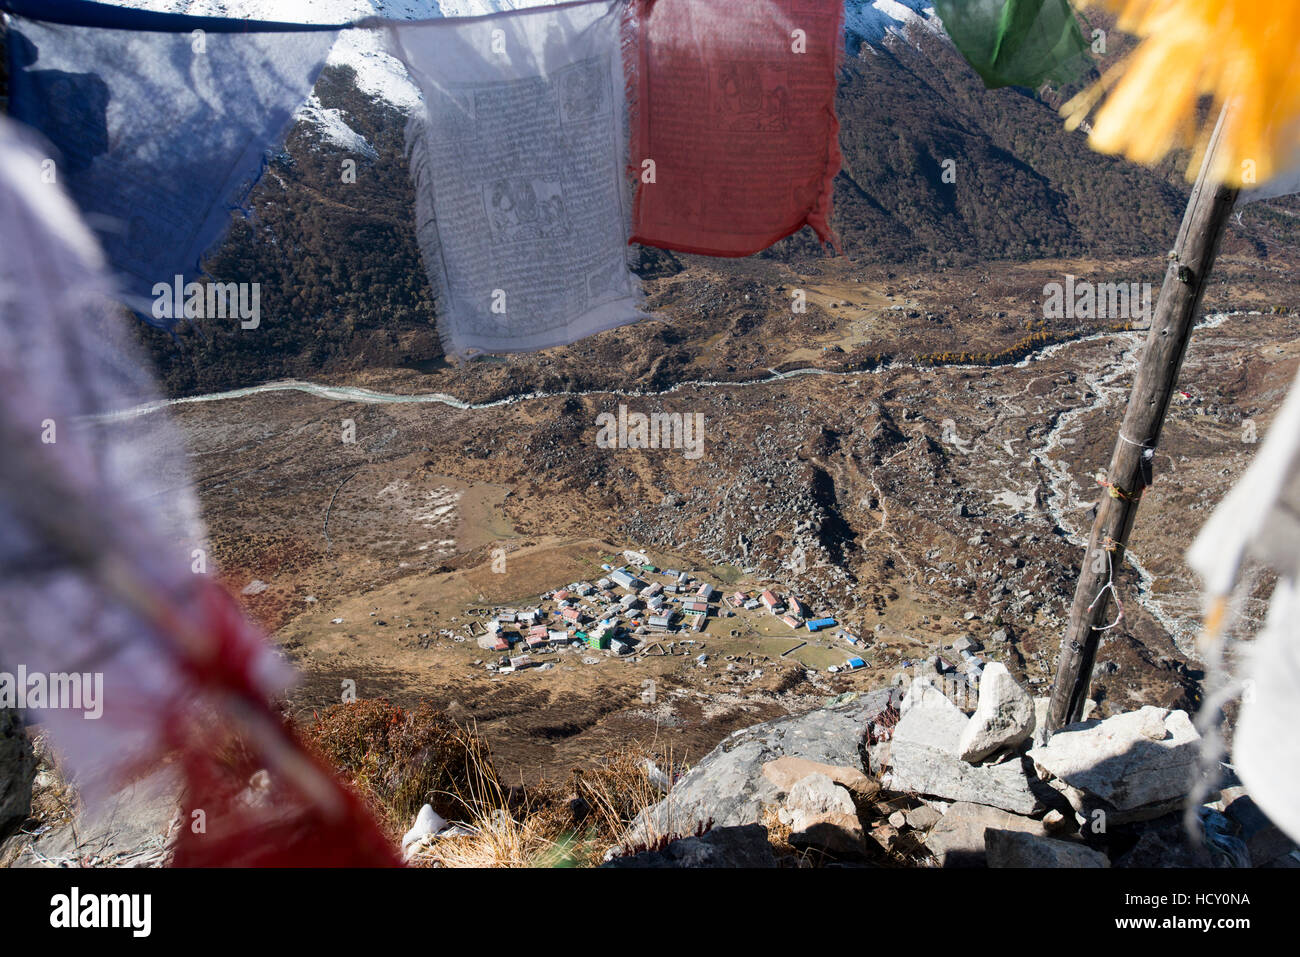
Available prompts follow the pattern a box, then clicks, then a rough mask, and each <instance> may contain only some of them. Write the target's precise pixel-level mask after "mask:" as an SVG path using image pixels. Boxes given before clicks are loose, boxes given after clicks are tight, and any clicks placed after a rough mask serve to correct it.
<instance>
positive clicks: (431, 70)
mask: <svg viewBox="0 0 1300 957" xmlns="http://www.w3.org/2000/svg"><path fill="white" fill-rule="evenodd" d="M622 8H623V4H622V3H621V2H619V0H599V2H595V3H583V4H566V5H563V6H561V7H557V8H548V7H542V8H535V9H530V10H522V11H518V12H512V13H505V14H499V15H493V16H486V17H475V18H472V19H463V20H430V21H422V22H415V23H400V22H390V23H389V24H388V26H387V30H388V37H389V47H390V50H391V52H392V54H393V55H394V56H395V57H397V58H398V59H400V60H401V61H402V62H403V63H404V64H405V65H406V67H407V70H408V71H409V72H410V74H411V76H412V78H413V79H414V80H415V82H416V83H417V85H418V86H419V87H420V91H421V92H422V93H423V94H424V105H425V109H424V112H423V114H422V115H421V114H419V113H417V114H416V115H414V116H413V117H412V119H411V122H410V125H409V126H408V128H407V150H408V152H409V154H410V161H411V175H412V177H413V178H414V180H415V190H416V233H417V239H418V242H419V245H420V253H421V256H422V257H423V259H424V264H425V268H426V269H427V270H428V272H429V276H430V280H431V282H432V284H433V286H434V288H435V289H437V290H438V291H439V302H438V312H439V315H438V330H439V334H440V336H441V338H442V343H443V350H444V351H445V352H446V353H447V354H448V355H457V356H471V355H475V354H477V353H480V352H521V351H530V350H534V349H545V348H548V347H551V346H562V345H567V344H568V343H571V342H574V341H575V340H577V339H581V338H583V337H584V336H590V335H594V334H595V333H598V332H602V331H604V330H606V329H612V328H613V327H615V326H621V325H623V324H624V323H628V322H634V321H636V320H638V319H641V318H643V315H642V313H641V312H640V310H639V308H638V306H639V303H640V300H641V288H640V283H639V281H638V280H637V278H636V277H635V276H634V275H633V274H632V272H631V270H630V269H629V268H628V261H629V256H631V255H634V254H633V253H632V251H631V250H629V249H628V228H629V223H630V220H631V187H630V184H629V183H628V182H627V178H626V165H627V101H626V97H625V95H624V72H623V59H622V49H621V47H620V32H619V31H620V26H621V23H622Z"/></svg>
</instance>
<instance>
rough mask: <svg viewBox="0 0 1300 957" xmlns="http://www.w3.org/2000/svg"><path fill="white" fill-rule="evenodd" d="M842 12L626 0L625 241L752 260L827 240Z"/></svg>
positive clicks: (779, 4)
mask: <svg viewBox="0 0 1300 957" xmlns="http://www.w3.org/2000/svg"><path fill="white" fill-rule="evenodd" d="M842 14H843V5H842V4H839V3H826V2H822V0H752V2H746V3H735V2H730V0H634V2H633V3H632V4H631V5H630V7H629V22H628V30H629V32H630V33H631V34H632V35H633V37H632V42H630V43H629V44H628V47H629V48H630V49H633V50H635V51H636V52H635V54H634V62H630V63H629V64H628V67H629V70H630V71H631V73H632V74H633V75H632V76H631V77H630V78H629V79H630V82H629V85H628V87H629V93H630V95H631V97H632V153H631V157H630V167H631V171H632V173H633V174H634V175H635V176H636V177H637V194H636V204H635V209H634V215H635V225H634V235H633V241H634V242H638V243H641V244H643V245H646V246H658V247H660V248H664V249H674V250H678V251H681V252H691V253H701V254H703V255H708V256H747V255H750V254H751V253H755V252H758V251H759V250H762V249H765V248H767V247H768V246H770V245H772V244H773V243H775V242H776V241H777V240H780V239H783V238H785V237H786V236H789V235H791V234H792V233H796V232H798V231H799V230H800V229H802V228H803V227H804V226H805V225H808V226H811V227H812V228H813V230H814V231H815V232H816V233H817V236H818V238H820V239H821V240H822V241H823V242H828V243H832V244H833V243H834V242H835V240H834V238H833V236H832V233H831V226H830V219H831V183H832V180H833V179H834V177H835V174H836V173H837V172H839V168H840V151H839V141H838V135H839V124H838V122H837V120H836V118H835V89H836V65H837V57H838V55H839V51H840V46H841V38H840V32H841V18H842Z"/></svg>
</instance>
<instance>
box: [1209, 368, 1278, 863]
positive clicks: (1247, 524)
mask: <svg viewBox="0 0 1300 957" xmlns="http://www.w3.org/2000/svg"><path fill="white" fill-rule="evenodd" d="M1187 563H1188V564H1189V565H1191V566H1192V568H1194V569H1195V570H1196V572H1197V574H1199V575H1200V576H1201V579H1202V581H1203V583H1204V588H1205V593H1206V597H1207V599H1208V600H1207V612H1206V632H1207V633H1208V634H1209V636H1210V637H1212V638H1214V639H1218V638H1219V637H1221V636H1222V635H1223V634H1225V633H1226V631H1227V629H1228V627H1229V625H1230V624H1231V622H1230V621H1229V620H1228V618H1229V615H1230V613H1231V611H1230V610H1231V608H1232V605H1233V601H1232V599H1233V596H1234V593H1236V592H1238V591H1239V590H1241V589H1243V588H1244V589H1245V590H1246V591H1250V590H1251V589H1253V588H1254V587H1255V585H1256V583H1257V579H1258V575H1257V572H1255V573H1250V572H1251V570H1250V569H1248V567H1247V566H1248V564H1255V565H1256V566H1257V567H1258V566H1261V565H1262V566H1263V567H1265V568H1267V569H1269V570H1270V571H1271V572H1273V573H1275V574H1276V576H1277V583H1276V584H1275V585H1274V586H1273V595H1272V597H1271V598H1270V600H1269V610H1268V618H1267V620H1266V621H1265V623H1264V625H1263V627H1262V629H1261V630H1260V632H1259V634H1258V635H1256V636H1255V640H1254V641H1253V642H1249V643H1246V644H1243V645H1238V648H1244V653H1243V654H1242V655H1241V658H1242V659H1243V662H1244V672H1243V673H1242V674H1240V675H1239V676H1238V678H1239V679H1240V680H1241V682H1242V685H1243V692H1244V693H1243V695H1242V705H1241V713H1240V716H1239V718H1238V720H1237V727H1236V734H1235V737H1234V740H1233V747H1232V763H1233V766H1234V767H1235V768H1236V771H1237V774H1238V776H1239V777H1240V778H1241V781H1242V783H1243V784H1245V786H1246V789H1247V790H1248V791H1249V792H1250V795H1251V797H1253V798H1254V799H1255V801H1256V803H1258V804H1259V806H1260V808H1262V809H1263V811H1264V813H1265V814H1267V815H1268V816H1269V817H1270V818H1272V820H1273V821H1274V823H1276V824H1277V826H1278V827H1280V828H1281V829H1282V830H1283V831H1285V832H1286V833H1287V835H1288V836H1289V837H1290V838H1291V839H1292V840H1295V841H1300V738H1298V737H1297V736H1296V728H1297V727H1300V630H1298V629H1297V626H1296V622H1297V621H1300V377H1297V378H1296V380H1295V381H1294V382H1293V383H1292V385H1291V392H1290V394H1289V395H1288V396H1287V399H1286V402H1285V403H1283V405H1282V408H1281V410H1280V411H1279V412H1278V414H1277V417H1276V418H1275V419H1274V420H1273V424H1272V426H1271V427H1270V428H1269V430H1268V437H1267V439H1266V440H1265V442H1264V444H1263V445H1261V446H1260V448H1259V451H1258V452H1257V453H1256V454H1255V460H1254V461H1253V462H1252V463H1251V465H1250V468H1249V469H1247V470H1246V473H1245V474H1244V475H1243V476H1242V477H1241V479H1240V480H1239V481H1238V482H1237V484H1236V485H1235V486H1233V488H1232V490H1231V491H1230V492H1229V493H1228V494H1227V496H1226V497H1225V498H1224V499H1223V501H1222V502H1221V503H1220V504H1219V507H1218V508H1216V509H1215V510H1214V514H1213V515H1211V516H1210V519H1209V521H1207V522H1206V523H1205V526H1204V527H1203V528H1202V529H1201V532H1200V534H1199V535H1198V536H1197V537H1196V541H1195V542H1193V543H1192V547H1191V549H1190V550H1189V551H1188V553H1187Z"/></svg>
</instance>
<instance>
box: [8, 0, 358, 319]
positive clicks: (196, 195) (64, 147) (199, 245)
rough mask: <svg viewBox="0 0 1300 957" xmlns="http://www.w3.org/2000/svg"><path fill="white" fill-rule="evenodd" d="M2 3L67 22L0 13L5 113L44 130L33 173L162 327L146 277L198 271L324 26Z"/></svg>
mask: <svg viewBox="0 0 1300 957" xmlns="http://www.w3.org/2000/svg"><path fill="white" fill-rule="evenodd" d="M10 5H11V6H12V7H13V8H15V9H22V10H28V9H30V11H31V12H32V15H33V17H38V18H44V17H51V18H54V19H61V20H64V21H68V22H61V23H60V22H43V21H38V20H36V19H25V18H23V17H20V16H16V17H12V18H11V19H10V24H9V63H10V71H11V72H10V77H9V96H10V113H11V115H12V116H13V117H14V118H15V119H18V120H21V121H22V122H24V123H26V124H28V125H29V126H31V127H33V128H35V129H36V130H38V131H39V132H40V133H41V134H42V135H43V136H44V137H45V139H46V140H48V141H49V144H50V146H51V147H52V148H53V152H52V154H51V155H50V156H49V157H47V163H46V167H45V170H44V173H43V175H44V176H45V177H46V180H47V182H58V183H60V184H62V185H63V186H64V187H65V188H66V189H67V190H68V192H69V193H71V195H72V198H73V199H74V200H75V201H76V203H77V205H78V206H79V207H80V208H81V211H82V214H83V215H84V217H85V219H86V222H87V223H88V224H89V225H90V226H91V227H92V228H93V229H94V230H95V232H96V233H97V234H98V236H99V240H100V242H101V244H102V245H103V247H104V251H105V252H106V253H107V255H108V260H109V265H110V267H111V269H112V271H113V272H114V273H115V274H116V275H115V279H116V281H117V282H118V284H119V286H120V287H121V288H120V294H121V297H122V298H123V299H124V300H125V301H126V302H127V303H128V304H129V305H130V306H131V307H132V308H133V309H135V310H136V311H137V312H139V313H140V314H141V315H142V316H144V317H145V318H146V319H148V320H149V321H151V322H154V323H155V324H158V325H162V326H170V325H171V324H172V323H173V322H174V321H175V320H174V319H160V318H158V317H157V316H156V315H155V314H154V311H153V305H154V302H155V300H156V295H155V291H154V289H155V286H157V285H158V284H160V283H165V284H167V285H168V287H170V286H171V285H172V284H173V283H174V281H175V277H176V276H177V275H181V276H183V277H184V279H185V280H186V281H188V280H193V279H195V278H197V277H198V275H199V272H200V265H199V264H200V260H201V259H202V257H203V255H204V254H205V253H206V252H207V251H208V250H209V249H210V248H211V247H212V246H213V245H214V244H215V243H216V242H217V241H218V240H219V239H220V238H221V237H222V236H223V234H224V233H225V231H226V228H227V227H228V225H229V223H230V215H231V212H232V211H233V210H234V209H236V208H238V206H239V205H240V204H241V203H242V202H243V201H244V199H245V198H246V196H247V194H248V191H249V190H250V189H251V188H252V186H253V184H254V183H255V182H256V181H257V179H258V177H259V176H260V175H261V173H262V169H263V166H264V163H265V159H266V156H267V153H268V151H270V150H274V149H276V148H278V147H279V145H280V142H281V136H282V135H283V133H284V131H285V129H286V128H287V127H288V125H289V123H290V121H291V120H292V119H293V115H294V112H295V111H296V110H297V109H298V107H299V106H300V105H301V104H302V102H303V101H304V100H305V99H306V98H307V96H308V94H310V93H311V88H312V85H313V84H314V83H315V81H316V76H317V74H318V73H319V72H320V69H321V67H322V66H324V63H325V58H326V56H327V55H328V54H329V50H330V47H331V46H333V44H334V39H335V37H336V36H337V32H336V28H329V27H326V28H323V29H322V28H320V27H316V26H307V27H304V26H302V25H298V24H259V23H257V22H252V21H243V20H222V19H219V18H212V17H187V16H180V15H173V14H157V13H152V12H148V11H141V10H132V9H127V8H119V7H112V6H107V5H105V4H86V3H81V2H76V0H41V2H36V0H22V2H18V3H11V4H10ZM82 23H89V24H91V25H88V26H82V25H74V24H82ZM266 29H272V30H275V29H278V30H279V31H289V30H293V31H295V32H261V31H264V30H266ZM222 31H240V32H222ZM298 31H302V32H298Z"/></svg>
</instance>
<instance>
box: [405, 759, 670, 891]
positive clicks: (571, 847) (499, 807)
mask: <svg viewBox="0 0 1300 957" xmlns="http://www.w3.org/2000/svg"><path fill="white" fill-rule="evenodd" d="M647 760H653V757H652V756H651V754H650V752H649V751H648V750H647V749H645V748H643V747H641V746H637V745H629V746H625V747H623V748H621V749H620V750H619V751H617V752H615V753H614V754H611V755H609V756H608V757H606V759H605V760H604V761H603V762H602V763H601V764H600V765H598V766H597V767H595V768H585V769H574V770H573V771H572V772H571V775H570V778H569V780H568V781H566V782H559V781H557V782H543V783H541V784H539V785H537V786H536V787H533V788H530V789H527V790H526V791H520V790H515V791H512V792H510V793H509V794H507V793H505V792H503V791H502V790H501V787H500V784H499V782H498V781H497V780H496V779H495V778H494V777H488V776H482V777H480V778H479V779H477V780H476V782H475V783H474V785H473V787H472V788H471V789H470V790H469V791H468V792H465V793H463V794H462V795H461V796H462V799H463V800H464V801H465V802H466V803H467V804H468V805H469V806H470V807H471V808H472V809H473V811H472V814H471V816H470V819H469V821H468V823H467V825H466V829H467V830H468V831H469V832H470V833H469V834H466V835H464V836H462V837H455V838H445V839H441V840H436V841H433V842H431V843H430V844H429V846H428V847H427V848H424V849H422V851H421V853H420V854H419V856H418V859H417V860H416V861H415V862H414V863H417V864H419V865H423V866H432V867H591V866H595V865H597V864H599V863H601V861H602V860H603V859H604V856H605V852H606V851H607V850H608V849H609V848H610V847H611V846H612V845H614V844H616V843H617V842H618V841H619V839H620V838H621V837H622V836H623V834H624V832H625V831H626V830H627V826H628V824H629V823H631V821H632V819H633V818H634V817H636V815H637V814H638V813H639V812H640V811H641V810H642V809H643V808H645V807H648V806H649V805H651V804H654V803H655V802H657V801H658V800H659V799H660V798H661V797H662V796H663V795H662V792H661V791H660V790H659V788H658V787H657V786H656V785H655V783H654V782H653V781H652V780H651V776H650V773H649V770H648V768H647V767H646V761H647ZM665 763H667V762H665ZM669 768H671V764H669ZM666 773H669V774H671V771H670V770H669V771H666Z"/></svg>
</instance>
